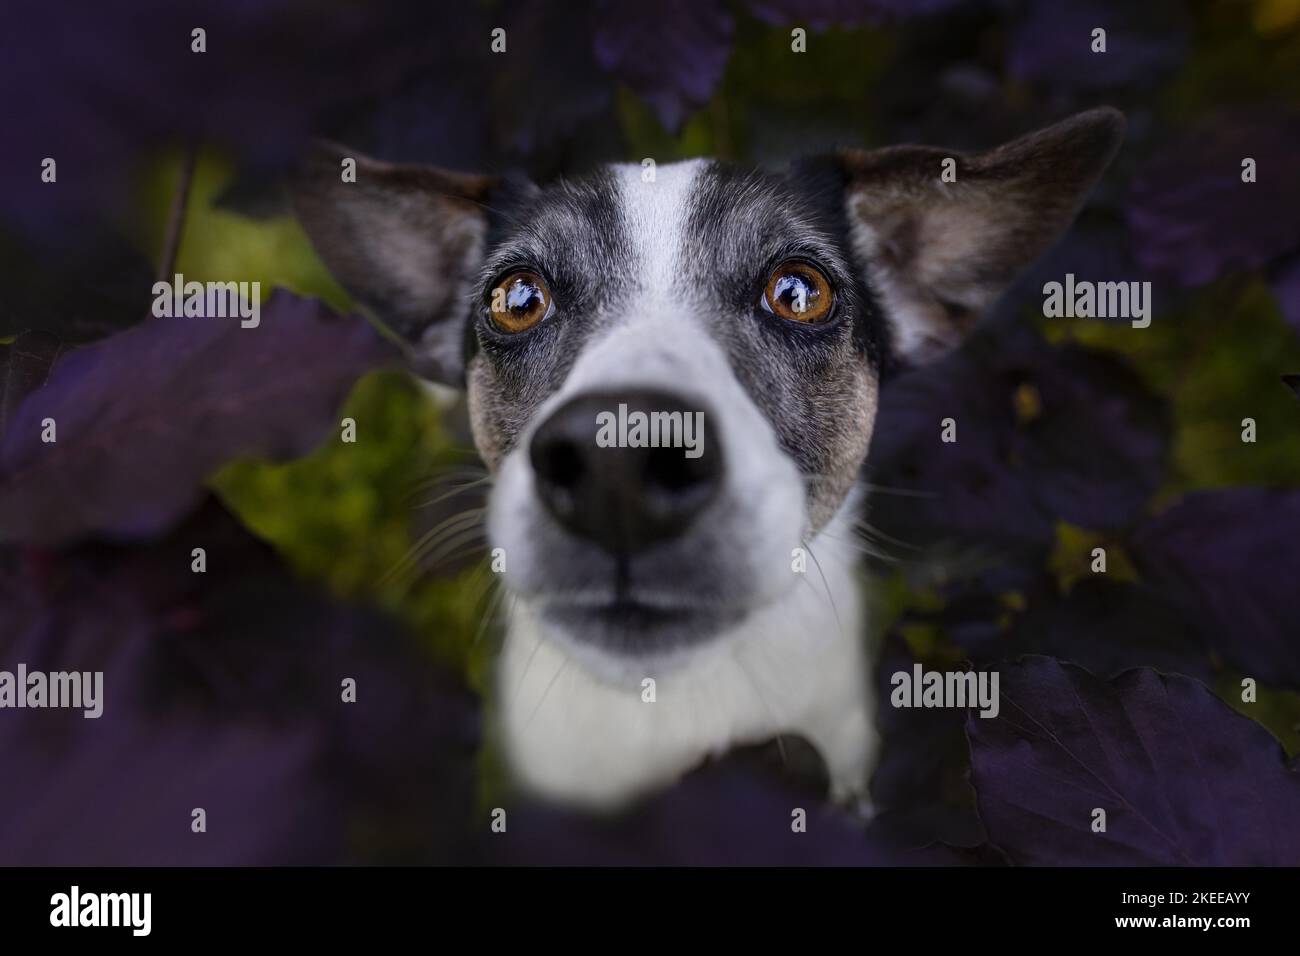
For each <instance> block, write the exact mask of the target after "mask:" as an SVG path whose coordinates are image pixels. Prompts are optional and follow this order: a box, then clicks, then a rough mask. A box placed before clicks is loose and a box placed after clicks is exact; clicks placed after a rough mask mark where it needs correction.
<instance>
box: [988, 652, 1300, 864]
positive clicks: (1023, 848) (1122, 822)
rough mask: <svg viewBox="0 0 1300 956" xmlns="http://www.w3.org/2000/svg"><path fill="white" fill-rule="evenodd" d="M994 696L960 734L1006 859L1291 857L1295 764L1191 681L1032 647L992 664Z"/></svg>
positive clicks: (1297, 848) (1299, 807)
mask: <svg viewBox="0 0 1300 956" xmlns="http://www.w3.org/2000/svg"><path fill="white" fill-rule="evenodd" d="M1001 703H1002V706H1001V713H1000V714H999V715H998V716H997V717H994V718H981V717H979V716H977V715H974V714H972V715H971V716H969V717H968V719H967V723H966V732H967V735H968V737H969V739H970V745H971V766H972V780H973V782H974V784H975V790H976V793H977V794H978V800H979V809H980V815H981V817H982V818H983V820H984V824H985V826H986V827H987V828H988V833H989V839H990V840H991V841H992V843H993V844H995V845H996V846H998V847H1000V848H1001V849H1002V850H1003V851H1004V852H1006V854H1007V855H1008V856H1009V857H1010V859H1011V860H1012V861H1013V862H1015V863H1021V864H1030V865H1056V864H1071V865H1079V864H1087V865H1109V866H1117V865H1166V866H1167V865H1180V866H1183V865H1199V866H1242V865H1256V866H1258V865H1291V866H1294V865H1296V864H1300V829H1297V828H1296V827H1295V825H1294V823H1295V820H1296V819H1298V818H1300V774H1297V773H1296V772H1295V771H1294V770H1292V769H1289V768H1288V767H1287V766H1286V763H1285V760H1284V754H1283V752H1282V748H1281V746H1280V745H1279V744H1278V742H1277V741H1276V740H1275V739H1274V738H1273V737H1272V736H1271V735H1270V734H1269V733H1268V731H1266V730H1265V729H1264V728H1263V727H1261V726H1260V725H1259V724H1256V723H1255V722H1254V721H1252V720H1249V719H1248V718H1246V717H1242V716H1240V715H1239V714H1237V713H1235V712H1234V711H1232V710H1231V708H1229V707H1228V706H1227V705H1226V704H1224V703H1223V702H1222V701H1220V700H1219V699H1218V698H1216V697H1215V696H1214V695H1213V694H1212V693H1210V691H1209V690H1207V689H1206V688H1205V686H1204V685H1203V684H1201V683H1199V682H1198V681H1195V680H1192V679H1191V678H1187V677H1182V676H1177V675H1169V676H1161V675H1160V674H1157V673H1156V672H1155V671H1152V670H1147V669H1145V668H1144V669H1139V670H1132V671H1128V672H1126V673H1124V674H1123V675H1121V676H1120V677H1118V678H1116V679H1115V680H1112V681H1110V682H1106V681H1102V680H1100V679H1098V678H1096V677H1094V676H1093V675H1091V674H1090V673H1088V672H1087V671H1085V670H1083V669H1082V668H1080V667H1076V666H1074V665H1072V664H1063V663H1061V662H1059V661H1055V660H1052V659H1051V658H1045V657H1034V658H1027V659H1025V660H1024V661H1023V662H1021V663H1018V664H1015V665H1010V666H1005V667H1003V668H1002V685H1001ZM1096 809H1102V810H1104V811H1105V813H1106V817H1105V822H1106V829H1105V832H1094V831H1093V829H1092V827H1093V821H1094V810H1096Z"/></svg>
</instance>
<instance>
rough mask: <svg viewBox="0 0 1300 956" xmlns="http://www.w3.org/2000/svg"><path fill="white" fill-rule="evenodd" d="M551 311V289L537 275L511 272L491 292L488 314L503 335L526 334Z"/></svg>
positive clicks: (525, 272) (534, 273)
mask: <svg viewBox="0 0 1300 956" xmlns="http://www.w3.org/2000/svg"><path fill="white" fill-rule="evenodd" d="M550 311H551V290H550V289H548V288H546V283H545V282H544V281H543V280H542V277H541V276H539V275H538V274H537V273H536V272H527V271H520V272H512V273H510V274H509V275H508V276H506V277H505V278H504V279H502V280H501V281H500V282H498V283H497V284H496V285H495V286H494V287H493V289H492V294H491V296H490V297H489V301H488V314H489V315H490V316H491V317H492V322H493V324H494V325H496V327H497V328H499V329H500V330H501V331H502V332H508V333H510V334H512V335H513V334H514V333H516V332H526V331H528V330H529V329H531V328H532V327H533V326H534V325H536V324H537V323H538V322H540V321H542V319H544V318H546V316H547V314H548V313H549V312H550Z"/></svg>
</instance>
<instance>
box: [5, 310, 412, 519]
mask: <svg viewBox="0 0 1300 956" xmlns="http://www.w3.org/2000/svg"><path fill="white" fill-rule="evenodd" d="M393 354H394V353H393V351H392V349H391V347H390V346H389V345H388V344H387V343H386V342H385V341H384V340H383V339H382V338H380V336H379V335H378V333H376V332H375V331H374V329H373V328H371V327H370V326H369V325H368V324H367V323H366V322H365V321H363V320H362V319H360V318H359V317H356V316H346V317H343V316H336V315H334V314H332V313H330V312H329V310H328V309H326V308H325V307H324V306H323V305H322V304H321V303H319V302H317V301H315V300H311V299H298V298H296V297H294V296H292V295H290V294H288V293H286V292H276V293H275V294H274V295H273V296H272V297H271V299H270V300H268V301H267V302H266V304H265V307H264V308H263V309H262V315H261V321H260V324H259V325H258V326H257V327H254V328H243V327H241V322H240V320H239V319H238V318H152V319H149V320H148V321H146V322H143V323H141V324H140V325H138V326H135V327H133V328H131V329H129V330H127V331H125V332H121V333H119V334H117V335H115V336H113V337H111V338H109V339H105V340H103V341H101V342H97V343H95V344H93V345H90V346H87V347H85V348H82V349H79V350H77V351H75V352H73V353H71V354H70V355H68V356H66V357H65V358H64V359H63V360H62V361H60V362H59V364H58V365H57V366H55V368H54V371H53V372H52V374H51V375H50V377H49V380H48V381H47V382H46V384H45V386H44V387H43V388H40V389H38V390H37V391H35V392H33V393H32V394H31V395H29V396H28V398H27V400H26V401H25V402H23V404H22V406H21V407H20V408H19V410H18V412H17V413H16V414H15V415H14V416H13V418H12V420H11V421H10V425H9V428H8V430H7V431H6V433H5V436H4V440H3V442H0V540H8V541H27V542H30V543H39V544H52V543H58V542H62V541H67V540H70V539H73V538H76V537H79V536H84V535H87V534H103V535H108V536H111V537H119V538H132V537H147V536H151V535H154V534H156V533H158V532H159V531H161V530H163V529H165V528H166V527H168V526H169V525H170V524H171V523H173V522H174V521H175V520H176V519H177V518H178V517H180V516H181V515H182V514H183V513H184V512H185V511H186V510H187V509H189V508H190V507H191V506H192V505H193V504H194V503H195V501H196V500H197V499H198V497H199V495H200V492H201V486H202V483H203V481H204V479H205V478H207V477H208V475H210V474H211V473H212V472H213V471H215V470H216V469H217V468H219V467H220V466H221V465H223V464H225V463H226V462H228V461H230V460H231V459H233V458H235V457H238V456H240V455H257V456H262V457H267V458H291V457H295V456H299V455H302V454H305V453H306V452H307V451H309V450H311V449H312V448H313V447H314V446H315V445H316V444H318V443H319V442H320V441H321V440H322V439H323V438H324V437H325V435H326V434H328V433H329V431H330V430H331V429H332V428H335V427H337V425H338V422H337V420H336V419H335V413H336V412H337V410H338V408H339V406H340V405H341V403H342V401H343V399H344V398H345V397H346V395H347V393H348V391H349V390H350V389H351V387H352V385H353V383H354V382H355V381H356V379H357V378H358V377H359V376H360V375H362V374H364V373H365V372H367V371H369V370H370V369H372V368H375V367H377V366H379V365H381V364H383V363H385V362H387V361H390V360H391V359H392V358H393ZM47 419H53V421H54V423H55V427H56V429H57V431H56V432H55V437H56V438H57V440H56V441H54V442H49V443H46V442H44V441H42V433H43V431H44V430H45V426H43V425H42V422H43V421H45V420H47Z"/></svg>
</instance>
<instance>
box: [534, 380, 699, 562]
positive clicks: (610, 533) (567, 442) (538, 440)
mask: <svg viewBox="0 0 1300 956" xmlns="http://www.w3.org/2000/svg"><path fill="white" fill-rule="evenodd" d="M710 418H711V416H710V415H708V414H706V411H705V409H704V408H703V407H701V405H700V404H698V403H693V402H689V401H686V400H684V399H683V398H681V397H680V396H676V395H673V394H671V393H669V392H662V391H654V390H646V389H639V390H622V391H612V392H598V393H586V394H582V395H578V396H576V397H574V398H571V399H569V400H568V401H566V402H565V403H564V404H562V405H560V406H559V407H557V408H556V409H555V410H554V411H553V412H552V413H551V414H550V415H549V416H548V417H547V418H546V419H545V420H544V421H543V422H542V424H541V425H540V426H539V427H538V428H537V429H536V431H535V432H534V434H533V438H532V441H531V443H530V445H529V460H530V461H531V462H532V466H533V472H534V475H535V476H536V489H537V494H538V496H539V497H540V499H541V501H542V503H543V505H544V506H545V507H546V509H547V511H548V512H550V514H551V515H552V516H554V518H555V519H556V520H557V521H558V522H559V523H560V524H561V525H562V526H563V527H565V528H567V529H568V530H569V531H570V532H572V533H573V534H575V535H577V536H579V537H582V538H585V539H587V540H589V541H592V542H594V543H595V544H597V545H599V546H600V547H601V548H603V549H605V550H606V551H609V552H611V553H613V554H617V555H629V554H634V553H637V552H640V551H643V550H645V549H647V548H649V547H651V546H652V545H654V544H656V543H658V542H662V541H666V540H669V539H672V538H675V537H677V536H679V535H681V534H682V533H683V532H684V531H685V530H686V529H687V528H688V527H689V526H690V525H691V523H692V522H693V521H694V520H695V518H696V517H697V516H698V515H699V514H700V513H701V512H703V511H704V510H705V508H706V507H707V506H708V504H709V502H710V501H712V500H713V498H714V496H715V495H716V494H717V492H718V489H719V488H720V487H721V485H722V480H723V475H724V464H723V458H722V448H721V446H720V444H719V443H718V442H717V441H716V440H715V439H716V433H715V432H713V431H712V430H711V426H710V424H709V422H710Z"/></svg>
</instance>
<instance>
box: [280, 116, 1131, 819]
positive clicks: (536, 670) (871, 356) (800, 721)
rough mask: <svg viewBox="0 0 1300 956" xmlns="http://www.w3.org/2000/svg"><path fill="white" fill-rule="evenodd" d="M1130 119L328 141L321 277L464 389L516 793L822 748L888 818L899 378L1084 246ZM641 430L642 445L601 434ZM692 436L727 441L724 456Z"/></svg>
mask: <svg viewBox="0 0 1300 956" xmlns="http://www.w3.org/2000/svg"><path fill="white" fill-rule="evenodd" d="M1123 130H1124V121H1123V117H1122V116H1121V114H1119V113H1118V112H1117V111H1115V110H1113V109H1109V108H1100V109H1095V110H1090V111H1088V112H1084V113H1080V114H1078V115H1076V116H1073V117H1071V118H1069V119H1066V120H1064V121H1063V122H1060V123H1059V124H1057V125H1054V126H1050V127H1048V128H1046V129H1043V130H1040V131H1038V132H1035V133H1032V134H1030V135H1027V136H1024V137H1022V138H1019V139H1016V140H1014V141H1012V142H1010V143H1007V144H1006V145H1003V146H1000V147H998V148H995V149H992V150H990V151H987V152H983V153H978V154H970V155H963V154H960V153H956V152H952V151H948V150H943V149H938V148H933V147H924V146H895V147H888V148H884V149H878V150H872V151H865V150H852V149H843V150H839V151H836V152H833V153H831V154H829V155H823V156H819V157H812V158H809V159H804V160H800V161H797V162H795V163H793V164H791V166H790V167H789V168H788V169H786V170H784V171H781V172H770V171H763V170H758V169H744V168H739V167H737V166H734V165H730V164H727V163H722V162H716V161H711V160H704V159H696V160H690V161H685V162H679V163H672V164H666V165H663V166H661V167H658V168H655V167H654V166H653V164H651V163H644V164H640V165H610V166H604V167H600V168H598V169H596V170H595V171H593V172H590V173H588V174H586V175H583V176H581V177H579V178H574V179H572V180H562V181H559V182H556V183H552V184H550V185H546V186H538V185H534V184H532V183H529V182H526V181H522V180H517V179H511V178H496V177H491V176H485V175H467V174H462V173H454V172H450V171H446V170H440V169H434V168H430V167H420V166H406V165H392V164H388V163H384V162H379V161H376V160H373V159H368V158H365V157H361V156H358V155H356V154H354V153H351V152H350V151H348V150H346V149H345V148H343V147H340V146H337V145H331V144H318V146H317V147H316V148H315V149H314V150H313V151H312V152H311V155H310V157H309V158H308V160H307V162H306V164H305V167H304V172H303V173H302V176H301V178H300V180H299V181H298V182H297V184H296V186H295V189H294V194H293V195H294V207H295V211H296V213H297V215H298V218H299V220H300V222H301V223H302V225H303V227H304V229H305V231H306V233H307V235H308V236H309V238H310V240H311V242H312V244H313V245H314V247H315V249H316V250H317V252H318V254H319V255H320V257H321V259H322V260H323V262H324V263H325V265H326V266H327V267H328V268H329V270H330V271H331V272H332V273H333V274H334V276H335V277H336V278H337V279H338V280H339V281H340V282H341V284H342V285H343V286H344V287H345V288H346V289H347V290H348V291H349V293H350V294H351V295H352V296H353V297H354V299H355V300H356V301H357V302H359V303H360V304H362V305H363V306H365V307H366V308H367V309H369V310H370V311H371V312H372V313H373V314H374V315H375V316H376V317H377V318H378V319H379V320H381V321H382V322H383V323H385V324H386V325H387V326H388V327H389V328H390V329H391V330H393V331H394V332H396V333H398V334H399V335H400V336H401V337H402V339H403V340H404V341H406V342H407V343H409V353H410V357H411V361H412V364H413V367H414V368H415V369H416V371H417V372H418V373H419V374H420V375H422V376H424V377H426V378H428V379H430V380H433V381H436V382H440V383H444V384H452V385H458V386H463V387H464V388H465V390H466V392H467V407H468V410H469V416H470V422H471V427H472V431H473V435H474V440H475V443H476V445H477V448H478V451H479V453H480V454H481V456H482V458H483V460H484V462H485V463H486V465H487V468H488V469H489V472H490V474H491V475H492V476H493V485H492V490H491V493H490V498H489V505H488V518H487V526H488V537H489V544H490V546H491V547H492V548H493V554H494V555H497V556H499V557H500V558H501V559H502V561H501V563H502V565H503V567H504V571H503V572H502V578H503V582H504V586H505V588H506V589H507V591H508V593H509V595H510V599H509V600H508V601H507V602H506V604H507V606H508V607H509V612H508V614H507V615H506V620H505V624H504V641H503V645H502V650H501V655H500V659H499V663H498V666H497V673H496V682H497V683H496V686H497V693H496V697H497V710H498V713H499V717H500V725H501V734H502V738H503V742H504V749H505V753H506V755H507V757H508V761H509V764H510V767H511V768H512V770H513V773H514V774H515V776H516V778H517V780H518V781H519V783H521V784H522V785H523V786H524V787H525V788H526V789H527V790H529V791H532V792H534V793H536V794H538V795H540V796H542V797H544V798H548V799H551V800H555V801H561V802H564V803H568V804H578V805H581V806H585V807H590V808H597V809H601V808H617V807H621V806H624V805H625V804H627V803H628V801H631V800H633V799H635V798H637V797H639V796H641V795H642V794H645V793H647V792H651V791H653V790H655V789H657V788H661V787H663V786H665V785H667V784H669V783H671V782H672V781H673V780H675V779H677V778H678V777H680V776H681V775H682V774H683V773H685V772H686V771H688V770H689V769H691V768H692V767H694V766H696V765H697V764H699V763H701V762H702V761H704V760H706V759H708V758H710V757H712V756H716V755H719V754H721V753H723V752H725V751H727V750H728V749H729V748H731V747H733V746H737V745H741V744H747V743H755V742H762V741H766V740H771V739H772V738H774V737H777V736H778V735H781V734H798V735H801V736H803V737H804V738H806V739H807V740H808V741H810V742H811V743H812V744H813V746H814V747H815V748H816V749H817V751H818V752H819V753H820V754H821V756H822V758H823V760H824V762H825V764H826V768H827V770H828V773H829V777H830V780H831V785H832V790H833V794H834V796H835V797H837V798H838V799H842V800H853V799H857V798H864V795H865V793H866V788H867V775H868V772H869V770H870V768H871V767H872V766H873V762H874V754H875V751H876V748H877V736H876V732H875V730H874V728H873V719H872V714H873V712H874V703H873V700H872V696H873V694H872V691H871V689H870V681H869V673H868V660H867V657H868V654H867V651H866V649H865V646H864V645H865V641H864V634H865V633H866V608H865V607H864V597H863V588H862V584H863V581H862V579H861V576H860V573H859V570H858V566H857V565H858V559H859V557H860V549H859V547H858V546H857V545H855V544H854V532H855V527H856V525H857V522H858V520H859V517H860V515H859V512H860V508H861V505H862V494H861V491H860V490H859V489H860V482H859V475H860V473H861V472H862V470H863V467H864V462H865V459H866V457H867V450H868V444H869V442H870V439H871V434H872V429H873V425H874V422H875V417H876V410H877V404H878V402H877V399H878V394H879V389H880V386H881V382H882V381H883V380H885V379H886V378H887V377H888V376H889V375H890V374H891V373H892V371H893V370H895V369H898V368H901V367H906V366H909V365H917V364H920V363H924V362H928V361H931V360H933V359H934V358H935V357H936V356H940V355H942V354H944V353H945V352H946V351H948V350H949V349H951V348H953V347H954V346H955V345H956V344H957V343H958V342H959V341H960V340H961V339H962V337H963V335H964V334H965V333H966V332H967V331H969V329H970V328H971V326H972V325H974V323H975V322H976V320H977V319H978V318H979V316H980V315H981V313H983V312H985V311H986V310H987V309H988V308H989V307H990V305H991V304H992V303H994V302H995V301H996V300H997V298H998V297H999V296H1000V294H1001V293H1002V292H1004V291H1005V290H1006V289H1007V287H1008V286H1009V285H1010V284H1011V283H1012V281H1013V280H1014V279H1015V278H1016V277H1017V275H1018V274H1019V273H1021V272H1022V271H1023V270H1024V269H1025V268H1026V267H1027V266H1028V265H1029V264H1030V263H1031V262H1032V261H1033V260H1034V259H1036V258H1037V257H1038V256H1039V255H1040V254H1041V253H1042V252H1043V251H1044V250H1045V249H1046V248H1047V247H1049V246H1050V245H1051V244H1052V243H1054V242H1055V241H1056V240H1057V239H1058V238H1059V237H1060V235H1061V234H1062V233H1063V232H1064V231H1065V230H1066V228H1067V227H1068V226H1069V224H1070V223H1071V221H1072V220H1073V218H1074V216H1075V215H1076V213H1077V211H1078V209H1079V207H1080V205H1081V203H1082V202H1083V200H1084V198H1085V196H1086V195H1087V193H1088V192H1089V190H1090V189H1091V188H1092V187H1093V185H1094V184H1095V182H1096V181H1097V179H1098V178H1099V177H1100V175H1101V173H1102V172H1103V170H1104V169H1105V167H1106V166H1107V165H1108V163H1109V162H1110V160H1111V158H1112V157H1113V155H1114V154H1115V152H1116V151H1117V149H1118V148H1119V145H1120V142H1121V140H1122V138H1123ZM352 163H355V166H354V171H355V175H354V176H351V177H350V176H349V175H347V170H348V169H349V168H350V164H352ZM615 415H618V416H621V418H620V419H619V420H620V421H621V422H622V423H623V425H622V426H620V428H619V429H618V431H619V434H620V437H621V439H622V440H619V441H615V442H611V441H609V440H606V441H597V437H598V432H599V430H600V428H601V427H602V421H604V422H605V423H609V422H610V421H612V419H611V418H610V416H615ZM638 415H639V417H638ZM655 416H658V418H657V419H656V417H655ZM634 418H636V420H637V421H638V422H640V423H644V422H647V421H648V422H655V421H657V422H658V423H659V425H661V426H664V427H659V428H654V427H652V428H649V429H646V428H640V429H633V428H628V427H627V422H629V421H631V420H633V419H634ZM679 421H680V422H687V423H690V422H699V423H701V425H702V428H701V430H700V434H698V435H697V436H695V438H694V440H695V442H697V443H698V446H699V447H698V448H697V451H698V454H687V453H686V451H687V449H684V448H682V447H676V446H678V445H680V444H681V442H680V441H679V442H676V443H675V442H674V441H673V440H672V438H673V434H674V429H677V428H678V426H677V424H676V423H677V422H679ZM666 423H671V424H672V427H671V428H669V427H667V426H666ZM938 427H939V425H938V423H936V429H938ZM633 431H636V432H637V434H636V435H632V434H631V432H633ZM646 431H651V432H654V434H653V435H650V436H647V435H646V434H645V432H646ZM624 433H627V434H624ZM936 434H937V432H936ZM606 438H607V439H608V438H609V435H608V434H607V435H606ZM634 438H635V439H636V440H633V439H634ZM658 439H664V440H658Z"/></svg>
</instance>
